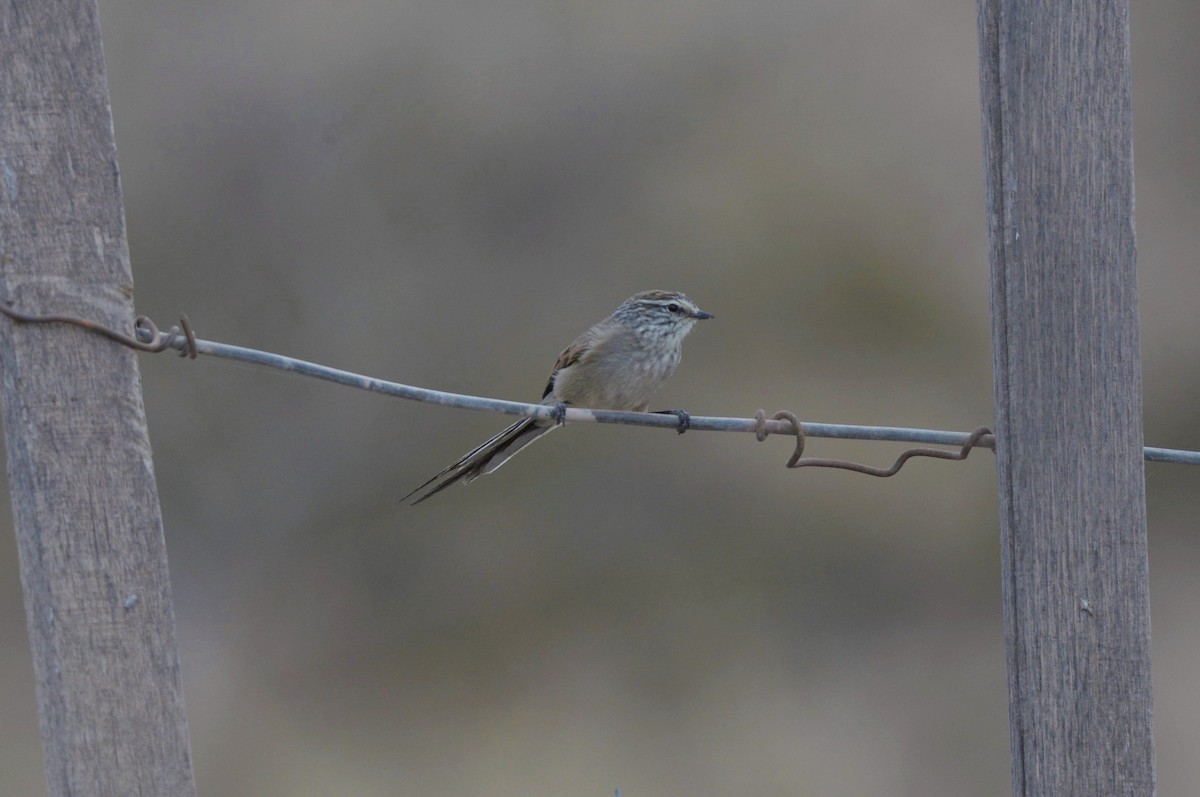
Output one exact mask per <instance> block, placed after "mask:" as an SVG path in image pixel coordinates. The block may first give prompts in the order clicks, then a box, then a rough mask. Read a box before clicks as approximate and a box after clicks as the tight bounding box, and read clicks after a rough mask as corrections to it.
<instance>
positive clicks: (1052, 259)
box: [979, 0, 1154, 797]
mask: <svg viewBox="0 0 1200 797" xmlns="http://www.w3.org/2000/svg"><path fill="white" fill-rule="evenodd" d="M979 41H980V72H981V93H982V111H983V138H984V160H985V167H986V177H987V208H988V219H989V233H990V241H991V262H992V330H993V345H994V359H995V363H994V364H995V380H996V384H995V399H996V427H997V428H996V438H997V445H996V454H997V469H998V483H999V492H1000V521H1001V556H1002V564H1003V595H1004V597H1003V601H1004V624H1005V640H1006V649H1007V656H1008V693H1009V722H1010V729H1011V730H1010V736H1011V745H1012V751H1011V752H1012V777H1013V792H1014V794H1017V795H1021V797H1032V796H1033V795H1046V797H1067V796H1068V795H1079V797H1107V796H1108V795H1139V796H1141V795H1145V796H1146V797H1149V795H1152V794H1153V793H1154V739H1153V733H1152V710H1153V704H1152V698H1151V688H1150V607H1149V596H1148V586H1147V581H1148V576H1149V572H1148V566H1147V557H1146V506H1145V482H1144V474H1143V462H1142V395H1141V390H1142V388H1141V370H1140V363H1139V349H1138V316H1137V289H1136V273H1135V265H1136V259H1135V250H1134V233H1133V145H1132V111H1131V104H1130V74H1129V25H1128V6H1127V3H1126V0H1064V2H1046V1H1045V0H979Z"/></svg>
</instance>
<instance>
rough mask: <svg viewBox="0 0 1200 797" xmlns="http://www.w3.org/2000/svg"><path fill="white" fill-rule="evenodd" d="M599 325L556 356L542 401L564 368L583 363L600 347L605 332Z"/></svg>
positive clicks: (551, 389) (552, 388)
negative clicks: (556, 359)
mask: <svg viewBox="0 0 1200 797" xmlns="http://www.w3.org/2000/svg"><path fill="white" fill-rule="evenodd" d="M600 327H601V325H600V324H597V325H596V326H594V327H592V328H591V329H589V330H588V331H587V332H584V333H583V334H582V335H580V336H579V337H578V338H576V339H575V342H574V343H572V344H571V345H570V346H568V347H567V348H565V349H563V350H562V354H560V355H558V361H557V362H556V363H554V370H552V371H551V372H550V378H549V379H548V380H547V381H546V389H545V390H543V391H542V400H543V401H544V400H545V399H546V397H547V396H549V395H550V393H551V392H552V391H553V390H554V378H555V377H556V376H558V372H559V371H561V370H563V369H564V368H570V367H571V366H572V365H575V364H576V363H578V362H585V361H586V360H587V359H588V357H590V356H592V353H593V352H594V351H595V350H596V348H597V346H599V345H601V344H602V343H603V341H604V339H605V338H606V337H608V336H607V335H606V334H605V333H606V332H607V330H605V329H601V328H600Z"/></svg>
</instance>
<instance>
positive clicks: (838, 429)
mask: <svg viewBox="0 0 1200 797" xmlns="http://www.w3.org/2000/svg"><path fill="white" fill-rule="evenodd" d="M159 335H160V337H163V338H165V337H166V334H165V333H159ZM138 337H139V338H143V339H145V340H146V341H147V342H149V338H150V335H149V334H148V332H147V331H143V330H139V333H138ZM187 346H188V341H187V340H186V339H184V338H182V337H180V336H176V339H175V340H173V341H172V342H171V344H170V347H171V348H175V349H178V350H179V351H181V352H185V351H187ZM195 351H197V352H198V353H200V354H207V355H209V356H212V357H221V358H223V359H228V360H238V361H240V362H245V363H252V364H254V365H262V366H265V367H267V368H274V369H277V370H280V371H288V372H291V373H296V374H302V375H304V376H310V377H312V378H314V379H321V380H324V381H326V382H333V383H335V384H339V385H345V386H347V387H354V388H358V389H359V390H367V391H370V392H372V393H381V394H383V395H386V396H396V397H398V398H404V399H409V400H412V401H423V402H426V403H429V404H439V405H441V406H443V407H457V408H460V409H468V410H480V411H484V412H499V413H503V414H505V415H523V416H526V417H531V418H538V419H542V420H557V419H558V416H557V412H556V409H555V407H551V406H546V405H543V404H525V403H522V402H519V401H505V400H503V399H494V398H486V397H481V396H468V395H464V394H462V393H447V392H445V391H441V390H431V389H429V388H423V387H414V386H412V385H405V384H401V383H399V382H389V381H387V380H384V379H377V378H375V377H370V376H363V375H362V374H355V373H351V372H350V371H343V370H340V369H338V368H330V367H328V366H325V365H318V364H316V363H311V362H307V361H305V360H298V359H295V358H294V357H285V356H283V355H280V354H272V353H270V352H264V351H259V350H257V349H248V348H245V347H243V346H231V345H229V344H226V343H216V342H214V341H210V340H202V339H199V338H196V339H195ZM562 420H563V421H564V422H566V423H619V424H627V425H630V426H655V427H659V428H662V429H671V430H675V429H676V428H677V427H678V424H679V420H678V419H677V418H676V417H674V416H673V415H656V414H653V413H645V412H615V411H612V410H587V409H577V408H573V407H568V408H567V410H566V413H565V415H564V417H563V418H562ZM801 426H802V427H803V429H804V433H805V434H806V435H807V436H809V437H821V438H831V439H841V440H883V441H894V442H901V443H921V444H927V445H945V446H961V445H964V444H965V443H966V442H967V440H968V439H969V438H970V436H971V433H970V432H953V431H943V430H938V429H912V428H905V427H896V426H861V425H854V424H839V423H811V422H804V423H802V424H801ZM689 428H690V429H696V430H701V431H707V432H751V433H754V432H757V431H758V430H759V424H758V421H757V420H756V419H755V418H722V417H710V416H703V415H693V416H691V425H690V427H689ZM765 429H766V431H767V432H768V433H770V434H781V435H789V436H793V435H794V434H795V431H794V429H793V428H792V425H791V424H790V423H788V422H787V421H782V420H767V421H766V422H765ZM979 445H980V446H982V447H984V448H992V449H994V448H995V445H996V441H995V437H994V436H993V435H987V436H985V437H984V438H983V439H982V440H980V441H979ZM1145 456H1146V460H1147V461H1149V462H1171V463H1177V464H1184V465H1200V451H1183V450H1179V449H1170V448H1153V447H1147V448H1146V449H1145Z"/></svg>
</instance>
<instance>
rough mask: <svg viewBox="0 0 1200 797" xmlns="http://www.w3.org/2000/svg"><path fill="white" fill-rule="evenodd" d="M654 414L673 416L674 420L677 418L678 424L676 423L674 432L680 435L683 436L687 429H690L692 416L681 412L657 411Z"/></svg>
mask: <svg viewBox="0 0 1200 797" xmlns="http://www.w3.org/2000/svg"><path fill="white" fill-rule="evenodd" d="M654 414H655V415H674V416H675V417H676V418H678V419H679V423H678V425H676V427H675V431H677V432H679V433H680V434H683V433H684V432H686V431H687V430H688V429H691V428H692V416H691V415H688V414H687V413H686V412H684V411H683V410H658V411H657V412H655V413H654Z"/></svg>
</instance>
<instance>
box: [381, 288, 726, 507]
mask: <svg viewBox="0 0 1200 797" xmlns="http://www.w3.org/2000/svg"><path fill="white" fill-rule="evenodd" d="M705 318H712V315H711V314H709V313H706V312H704V311H703V310H701V309H700V308H699V307H697V306H696V305H695V304H694V303H693V302H692V301H691V300H690V299H688V298H687V297H686V296H684V295H683V294H682V293H677V292H675V291H644V292H642V293H638V294H635V295H634V296H631V297H629V299H627V300H625V302H624V303H623V304H622V305H621V306H620V307H618V308H617V309H616V310H615V311H613V314H612V315H610V316H609V317H608V318H606V319H604V320H603V321H600V322H599V323H597V324H596V325H594V326H593V327H592V328H591V329H589V330H587V331H586V332H584V333H583V334H582V335H580V336H579V337H578V338H576V340H575V342H574V343H572V344H571V345H570V346H568V347H567V348H565V349H563V352H562V354H560V355H559V356H558V361H557V362H556V363H555V364H554V369H553V370H552V371H551V372H550V378H549V380H548V381H547V382H546V389H545V390H544V391H543V392H542V401H541V403H542V404H547V405H556V404H558V403H560V402H561V403H562V404H565V405H567V406H575V407H587V408H589V409H599V410H632V411H635V412H645V411H646V409H647V407H648V406H649V404H650V398H651V396H652V395H653V394H654V392H655V391H656V390H657V389H658V387H659V386H660V385H661V384H662V383H663V382H664V381H666V379H667V378H668V377H669V376H670V375H671V374H672V373H674V371H675V368H676V367H677V366H678V365H679V360H680V356H681V349H682V346H683V339H684V338H685V337H687V334H688V332H690V331H691V329H692V326H693V325H694V324H695V323H696V321H698V320H701V319H705ZM557 428H558V426H557V425H555V424H554V423H553V422H550V421H538V420H534V419H533V418H522V419H521V420H519V421H517V422H516V423H514V424H513V425H512V426H509V427H508V428H507V429H505V430H504V431H502V432H500V433H499V434H497V435H496V436H495V437H493V438H491V439H490V440H487V441H486V442H484V443H482V444H481V445H479V446H478V447H477V448H475V449H473V450H471V451H470V452H468V453H467V454H465V455H464V456H463V457H462V458H461V459H459V460H458V461H457V462H455V463H454V464H452V465H450V466H449V467H447V468H446V469H444V470H443V471H442V472H441V473H438V474H437V475H436V476H434V477H433V478H432V479H430V480H429V481H427V482H425V483H424V484H422V485H421V486H420V487H418V488H417V489H415V490H413V491H412V492H411V493H409V494H408V495H406V496H404V498H403V499H401V500H408V499H409V498H411V497H412V496H413V495H415V494H417V493H420V492H422V491H423V490H425V492H423V493H422V494H421V496H420V497H419V498H418V499H417V500H415V501H413V504H414V505H415V504H419V503H420V502H422V501H424V500H425V499H426V498H430V497H432V496H434V495H436V494H437V493H439V492H441V491H442V490H444V489H446V488H447V487H449V486H450V485H451V484H454V483H455V482H458V481H461V482H463V483H464V484H467V483H470V482H472V481H474V480H475V479H477V478H479V477H480V476H481V475H483V474H485V473H491V472H492V471H494V470H496V469H497V468H499V467H500V466H501V465H503V464H504V463H505V462H507V461H508V460H510V459H512V458H513V457H514V456H515V455H516V454H517V452H519V451H521V450H522V449H523V448H525V446H527V445H529V444H530V443H532V442H533V441H534V440H537V439H538V438H539V437H541V436H542V435H544V434H546V433H548V432H551V431H553V430H554V429H557ZM431 485H432V486H431ZM426 488H430V489H428V490H426Z"/></svg>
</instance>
